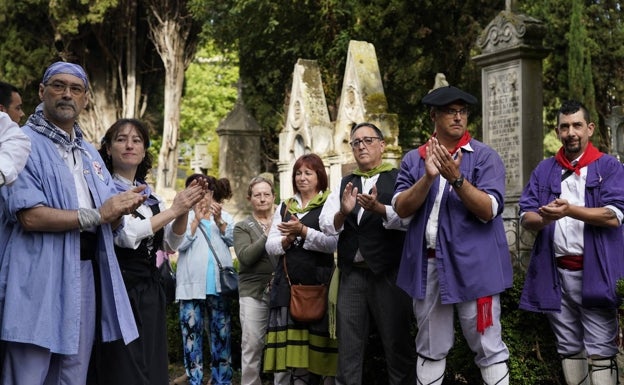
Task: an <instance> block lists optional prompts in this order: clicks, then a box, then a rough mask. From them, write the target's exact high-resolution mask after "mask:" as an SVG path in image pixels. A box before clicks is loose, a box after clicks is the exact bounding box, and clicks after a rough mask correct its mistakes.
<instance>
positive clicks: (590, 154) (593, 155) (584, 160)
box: [555, 142, 604, 175]
mask: <svg viewBox="0 0 624 385" xmlns="http://www.w3.org/2000/svg"><path fill="white" fill-rule="evenodd" d="M603 155H604V153H602V152H600V151H598V149H597V148H596V147H594V145H593V144H592V143H591V142H588V143H587V148H586V149H585V152H584V153H583V155H581V158H580V159H579V161H578V163H576V164H575V165H573V164H572V163H570V161H569V160H568V158H566V156H565V152H564V150H563V146H561V148H560V149H559V151H557V154H556V155H555V160H556V161H557V163H559V165H560V166H561V167H563V168H565V169H566V170H570V171H573V172H574V173H575V174H576V175H581V169H582V168H583V167H585V166H587V165H589V164H590V163H592V162H594V161H595V160H598V159H599V158H600V157H601V156H603Z"/></svg>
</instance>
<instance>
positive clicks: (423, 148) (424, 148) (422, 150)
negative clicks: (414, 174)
mask: <svg viewBox="0 0 624 385" xmlns="http://www.w3.org/2000/svg"><path fill="white" fill-rule="evenodd" d="M436 136H437V133H434V134H433V137H436ZM471 139H472V137H471V136H470V133H469V132H468V130H466V132H464V136H462V137H461V139H459V142H457V144H456V145H455V148H454V149H453V151H450V153H451V155H454V154H455V153H456V152H457V150H459V149H460V148H461V147H463V146H465V145H467V144H468V143H470V140H471ZM428 145H429V141H427V142H426V143H425V144H423V145H422V146H420V147H418V153H419V154H420V157H421V158H423V159H425V158H426V157H427V146H428Z"/></svg>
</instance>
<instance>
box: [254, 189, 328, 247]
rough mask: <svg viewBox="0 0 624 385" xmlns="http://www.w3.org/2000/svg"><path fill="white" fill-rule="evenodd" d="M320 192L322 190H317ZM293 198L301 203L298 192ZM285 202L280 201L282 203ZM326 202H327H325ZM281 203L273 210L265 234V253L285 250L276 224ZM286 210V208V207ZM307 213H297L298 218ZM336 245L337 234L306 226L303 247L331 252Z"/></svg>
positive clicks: (279, 215)
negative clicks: (267, 232) (325, 232)
mask: <svg viewBox="0 0 624 385" xmlns="http://www.w3.org/2000/svg"><path fill="white" fill-rule="evenodd" d="M319 194H322V192H319ZM295 199H296V200H297V202H299V205H301V196H300V195H299V194H296V195H295ZM284 204H285V203H282V205H284ZM325 204H327V202H325ZM282 205H280V206H279V207H278V209H277V210H275V214H273V223H272V224H271V230H269V235H268V236H267V242H266V245H265V249H266V251H267V254H269V255H271V256H274V255H283V254H284V253H285V252H286V250H284V248H283V247H282V237H283V236H282V234H280V231H279V230H278V229H277V224H278V223H281V222H282V216H281V211H282V210H281V208H282ZM286 210H288V209H286ZM306 214H307V213H301V214H297V217H298V218H299V219H301V218H303V217H305V216H306ZM337 245H338V235H325V234H323V232H321V231H318V230H315V229H313V228H310V227H308V232H307V234H306V239H305V241H304V243H303V248H304V249H306V250H311V251H319V252H321V253H333V252H334V251H335V250H336V246H337Z"/></svg>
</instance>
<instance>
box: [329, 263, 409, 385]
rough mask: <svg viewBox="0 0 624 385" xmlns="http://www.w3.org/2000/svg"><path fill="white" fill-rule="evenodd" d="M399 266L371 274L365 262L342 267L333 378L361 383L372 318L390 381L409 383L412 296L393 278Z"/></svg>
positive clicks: (353, 384) (349, 384)
mask: <svg viewBox="0 0 624 385" xmlns="http://www.w3.org/2000/svg"><path fill="white" fill-rule="evenodd" d="M396 275H397V270H396V269H395V270H393V271H389V272H386V273H383V274H380V275H374V274H373V273H372V271H370V270H369V269H366V268H354V269H353V270H352V271H351V272H349V273H348V274H346V273H343V272H341V274H340V286H339V289H338V305H337V327H336V333H337V336H338V375H337V377H336V383H337V384H344V385H360V384H361V383H362V369H363V361H364V352H365V349H366V343H367V342H368V337H369V331H370V323H371V321H374V322H375V325H376V326H377V331H378V332H379V335H380V337H381V341H382V344H383V348H384V354H385V357H386V367H387V371H388V379H387V381H381V382H383V383H386V384H389V385H398V384H401V385H405V384H408V385H411V384H415V382H416V379H415V376H416V355H415V348H414V343H413V339H412V337H411V336H410V328H411V325H412V319H413V318H412V314H411V300H410V298H409V296H408V295H407V294H406V293H405V292H404V291H403V290H401V289H400V288H398V287H397V286H396V284H395V282H396Z"/></svg>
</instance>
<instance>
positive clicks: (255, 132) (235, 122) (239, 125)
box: [214, 93, 262, 221]
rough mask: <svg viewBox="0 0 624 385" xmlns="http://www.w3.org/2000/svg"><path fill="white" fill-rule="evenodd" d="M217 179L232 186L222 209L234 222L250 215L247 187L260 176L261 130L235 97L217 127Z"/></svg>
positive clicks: (241, 102) (239, 97)
mask: <svg viewBox="0 0 624 385" xmlns="http://www.w3.org/2000/svg"><path fill="white" fill-rule="evenodd" d="M217 135H219V175H218V176H217V175H214V176H215V177H218V178H228V179H229V181H230V184H231V186H232V193H233V194H232V198H231V199H229V200H228V201H226V202H225V205H224V208H225V210H226V211H227V212H229V213H230V214H232V215H233V216H234V218H235V220H236V221H239V220H242V219H244V218H245V217H246V216H247V214H249V213H250V212H251V206H249V202H248V200H247V186H248V184H249V181H250V180H251V178H253V177H254V176H257V175H258V174H260V172H261V171H262V170H260V167H261V164H262V162H261V154H260V152H261V145H260V144H261V143H260V138H261V136H262V128H261V127H260V126H259V125H258V123H257V122H256V120H255V119H254V118H253V117H252V116H251V114H250V113H249V111H247V109H246V108H245V105H244V103H243V101H242V99H241V95H240V93H239V96H238V99H237V101H236V104H235V105H234V108H233V109H232V111H230V113H229V114H228V115H227V116H226V117H225V118H224V119H223V120H222V121H221V122H220V123H219V126H218V127H217Z"/></svg>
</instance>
